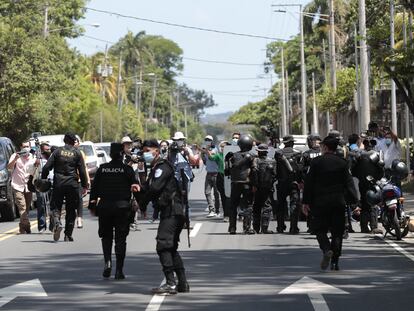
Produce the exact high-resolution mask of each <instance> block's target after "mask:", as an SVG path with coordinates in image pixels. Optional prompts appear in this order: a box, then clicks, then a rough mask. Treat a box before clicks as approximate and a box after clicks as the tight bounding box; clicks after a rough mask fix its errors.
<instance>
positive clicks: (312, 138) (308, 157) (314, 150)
mask: <svg viewBox="0 0 414 311" xmlns="http://www.w3.org/2000/svg"><path fill="white" fill-rule="evenodd" d="M321 141H322V139H321V137H320V136H319V134H310V135H308V137H307V138H306V142H307V144H308V148H309V149H308V150H306V151H304V152H303V153H302V168H303V176H306V174H307V173H308V171H309V168H310V165H311V163H312V161H313V159H315V158H317V157H319V156H320V155H321V154H322V153H321V146H320V143H321ZM311 218H312V215H311V213H309V215H308V217H307V218H306V222H307V225H308V233H312V229H311V224H312V221H311Z"/></svg>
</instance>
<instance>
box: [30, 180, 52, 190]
mask: <svg viewBox="0 0 414 311" xmlns="http://www.w3.org/2000/svg"><path fill="white" fill-rule="evenodd" d="M34 186H35V189H36V190H37V191H38V192H46V191H49V189H50V188H51V187H52V183H51V182H50V181H49V180H48V179H36V180H35V181H34Z"/></svg>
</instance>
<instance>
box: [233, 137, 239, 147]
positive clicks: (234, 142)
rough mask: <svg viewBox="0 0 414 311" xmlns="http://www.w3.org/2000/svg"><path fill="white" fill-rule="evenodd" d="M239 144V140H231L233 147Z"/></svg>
mask: <svg viewBox="0 0 414 311" xmlns="http://www.w3.org/2000/svg"><path fill="white" fill-rule="evenodd" d="M238 142H239V140H238V139H237V138H233V139H232V140H231V144H232V145H233V146H237V143H238Z"/></svg>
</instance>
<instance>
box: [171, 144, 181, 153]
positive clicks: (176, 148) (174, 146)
mask: <svg viewBox="0 0 414 311" xmlns="http://www.w3.org/2000/svg"><path fill="white" fill-rule="evenodd" d="M183 150H184V146H179V145H178V143H177V142H176V141H173V142H172V143H171V145H170V151H171V152H173V153H174V152H181V151H183Z"/></svg>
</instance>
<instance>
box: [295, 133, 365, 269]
mask: <svg viewBox="0 0 414 311" xmlns="http://www.w3.org/2000/svg"><path fill="white" fill-rule="evenodd" d="M338 144H339V140H338V139H337V138H334V137H331V136H327V137H326V138H325V139H324V140H323V141H322V156H320V157H318V158H316V159H314V160H313V161H312V163H311V166H310V169H309V173H308V174H307V175H306V177H305V187H304V193H303V212H304V214H305V215H307V214H308V212H309V210H310V211H311V212H312V216H313V218H312V229H313V230H314V231H315V234H316V238H317V240H318V243H319V247H320V249H321V250H322V252H323V257H322V261H321V269H322V270H326V269H327V268H328V266H329V263H331V269H332V270H339V265H338V262H339V257H340V256H341V251H342V239H343V233H344V228H345V217H344V214H345V193H348V194H349V196H350V198H351V199H352V201H354V202H356V200H357V196H356V190H355V187H354V182H353V180H352V176H351V174H350V172H349V168H348V163H347V161H346V160H345V159H343V158H340V157H338V156H336V155H335V151H336V149H337V147H338ZM328 231H330V232H331V235H332V238H331V241H330V240H329V238H328V235H327V234H328Z"/></svg>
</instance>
